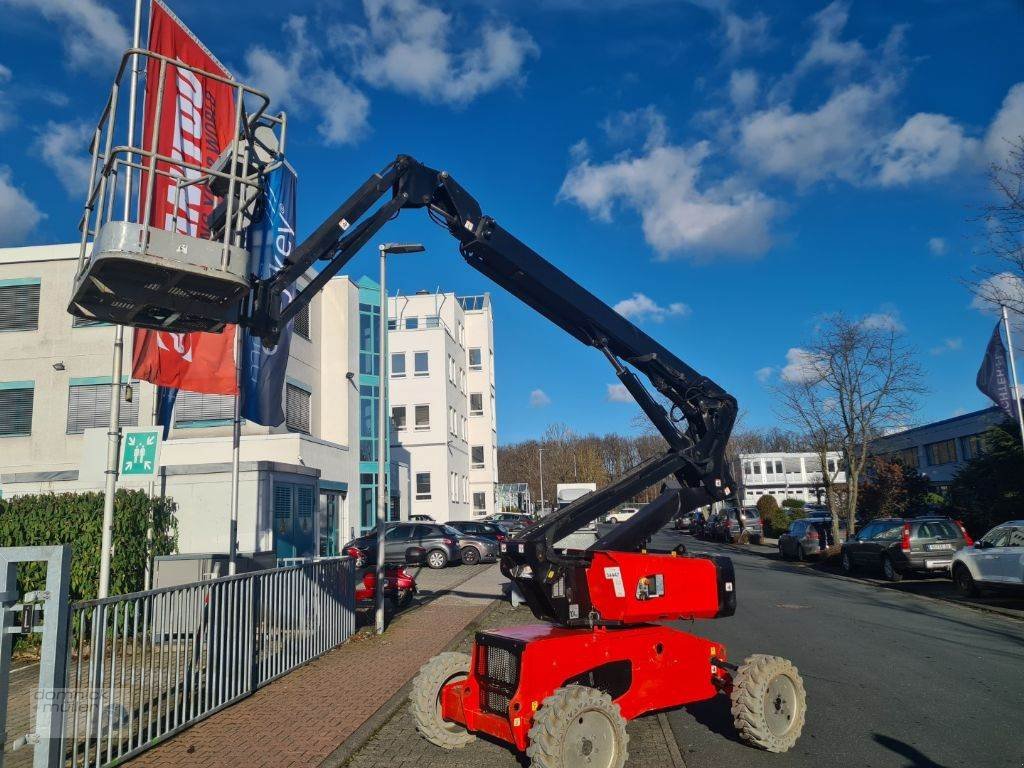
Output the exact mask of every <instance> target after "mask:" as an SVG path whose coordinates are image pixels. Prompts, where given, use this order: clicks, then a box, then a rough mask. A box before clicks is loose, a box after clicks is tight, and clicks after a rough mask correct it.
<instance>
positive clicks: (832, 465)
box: [825, 459, 836, 475]
mask: <svg viewBox="0 0 1024 768" xmlns="http://www.w3.org/2000/svg"><path fill="white" fill-rule="evenodd" d="M825 464H826V466H828V471H829V474H831V475H834V474H835V473H836V460H835V459H826V460H825Z"/></svg>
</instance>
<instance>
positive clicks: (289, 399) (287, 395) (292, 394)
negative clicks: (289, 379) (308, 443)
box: [284, 384, 309, 435]
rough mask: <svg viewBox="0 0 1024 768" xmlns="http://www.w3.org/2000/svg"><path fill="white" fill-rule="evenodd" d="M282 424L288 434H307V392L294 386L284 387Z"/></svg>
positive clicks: (286, 385) (287, 385)
mask: <svg viewBox="0 0 1024 768" xmlns="http://www.w3.org/2000/svg"><path fill="white" fill-rule="evenodd" d="M284 423H285V426H286V427H287V428H288V431H289V432H301V433H302V434H304V435H308V434H309V392H307V391H306V390H304V389H302V388H300V387H296V386H295V385H294V384H285V386H284Z"/></svg>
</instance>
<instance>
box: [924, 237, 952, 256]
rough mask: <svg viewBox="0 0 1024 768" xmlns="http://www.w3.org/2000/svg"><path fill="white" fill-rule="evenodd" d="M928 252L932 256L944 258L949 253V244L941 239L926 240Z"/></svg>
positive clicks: (931, 238)
mask: <svg viewBox="0 0 1024 768" xmlns="http://www.w3.org/2000/svg"><path fill="white" fill-rule="evenodd" d="M928 250H929V251H931V254H932V256H945V255H946V254H947V253H948V252H949V243H947V242H946V240H945V238H942V237H930V238H928Z"/></svg>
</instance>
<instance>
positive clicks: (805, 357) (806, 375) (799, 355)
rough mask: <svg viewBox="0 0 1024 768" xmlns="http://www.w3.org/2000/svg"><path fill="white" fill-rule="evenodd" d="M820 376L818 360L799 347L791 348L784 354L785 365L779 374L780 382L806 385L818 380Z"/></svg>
mask: <svg viewBox="0 0 1024 768" xmlns="http://www.w3.org/2000/svg"><path fill="white" fill-rule="evenodd" d="M821 375H822V374H821V370H820V361H819V360H818V358H817V357H815V355H814V354H813V353H812V352H808V351H807V350H806V349H802V348H801V347H791V348H790V349H789V351H788V352H786V364H785V365H784V366H783V367H782V370H781V371H780V372H779V376H781V378H782V380H783V381H788V382H790V383H791V384H806V383H809V382H812V381H816V380H817V379H820V378H821Z"/></svg>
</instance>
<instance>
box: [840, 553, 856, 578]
mask: <svg viewBox="0 0 1024 768" xmlns="http://www.w3.org/2000/svg"><path fill="white" fill-rule="evenodd" d="M842 567H843V573H845V574H847V575H849V574H851V573H853V571H854V567H853V560H852V559H851V558H850V553H849V552H843V559H842Z"/></svg>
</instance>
